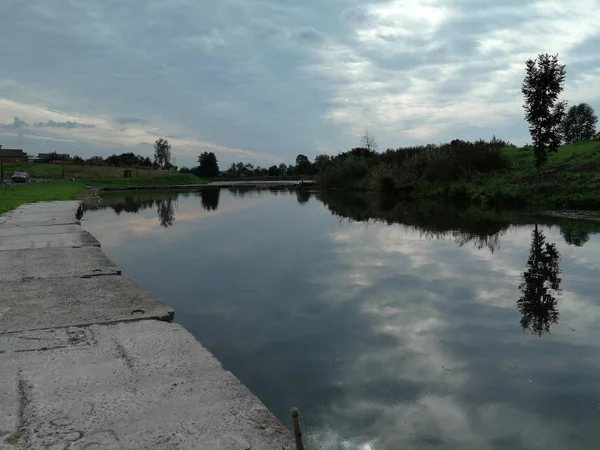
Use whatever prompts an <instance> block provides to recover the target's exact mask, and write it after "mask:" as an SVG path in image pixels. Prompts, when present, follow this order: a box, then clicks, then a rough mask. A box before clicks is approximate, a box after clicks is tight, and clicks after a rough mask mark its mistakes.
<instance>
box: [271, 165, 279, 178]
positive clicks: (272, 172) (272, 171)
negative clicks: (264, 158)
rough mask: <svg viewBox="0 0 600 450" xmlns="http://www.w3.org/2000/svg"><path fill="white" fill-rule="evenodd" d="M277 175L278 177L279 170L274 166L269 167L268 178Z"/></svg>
mask: <svg viewBox="0 0 600 450" xmlns="http://www.w3.org/2000/svg"><path fill="white" fill-rule="evenodd" d="M277 175H279V168H278V167H277V166H275V165H273V166H271V167H269V176H270V177H276V176H277Z"/></svg>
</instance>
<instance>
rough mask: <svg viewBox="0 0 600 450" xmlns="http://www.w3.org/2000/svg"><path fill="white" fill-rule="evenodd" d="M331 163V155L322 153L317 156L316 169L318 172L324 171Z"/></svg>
mask: <svg viewBox="0 0 600 450" xmlns="http://www.w3.org/2000/svg"><path fill="white" fill-rule="evenodd" d="M330 164H331V156H329V155H326V154H322V155H317V156H315V163H314V165H315V169H316V171H317V172H323V171H324V170H325V169H326V168H327V167H328V166H329V165H330Z"/></svg>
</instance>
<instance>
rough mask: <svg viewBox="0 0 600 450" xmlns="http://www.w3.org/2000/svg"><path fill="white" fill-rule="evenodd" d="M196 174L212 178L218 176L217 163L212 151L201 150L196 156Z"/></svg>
mask: <svg viewBox="0 0 600 450" xmlns="http://www.w3.org/2000/svg"><path fill="white" fill-rule="evenodd" d="M197 175H198V176H199V177H207V178H214V177H218V176H219V163H218V161H217V157H216V155H215V154H214V153H213V152H203V153H202V154H201V155H200V156H198V169H197Z"/></svg>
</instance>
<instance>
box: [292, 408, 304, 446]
mask: <svg viewBox="0 0 600 450" xmlns="http://www.w3.org/2000/svg"><path fill="white" fill-rule="evenodd" d="M292 427H293V428H294V438H295V439H296V450H304V443H303V442H302V431H301V430H300V416H299V414H298V408H292Z"/></svg>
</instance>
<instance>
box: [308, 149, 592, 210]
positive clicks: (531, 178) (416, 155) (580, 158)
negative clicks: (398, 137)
mask: <svg viewBox="0 0 600 450" xmlns="http://www.w3.org/2000/svg"><path fill="white" fill-rule="evenodd" d="M318 182H319V184H320V185H321V186H322V187H323V188H324V189H341V190H363V191H373V192H379V193H382V194H386V195H388V196H393V197H396V198H428V199H435V200H445V201H460V202H474V203H478V204H481V203H483V204H492V205H506V206H519V205H530V204H533V205H543V206H548V207H556V208H600V142H599V141H587V142H581V143H577V144H569V145H564V146H562V147H561V148H560V149H559V151H558V152H557V153H552V154H550V156H549V161H548V164H547V165H546V166H544V168H543V169H541V170H536V169H535V168H534V165H533V152H532V150H531V148H527V147H525V148H516V147H514V146H511V145H510V144H508V143H507V142H504V141H502V140H497V139H493V140H492V141H483V140H480V141H477V142H464V141H460V140H455V141H452V142H451V143H448V144H441V145H428V146H419V147H409V148H400V149H397V150H387V151H386V152H384V153H376V152H373V151H368V150H366V149H353V150H351V151H349V152H344V153H341V154H340V155H338V156H336V157H334V158H332V160H331V162H330V164H329V165H328V166H327V167H325V168H324V170H323V171H322V172H321V174H320V175H319V178H318Z"/></svg>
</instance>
